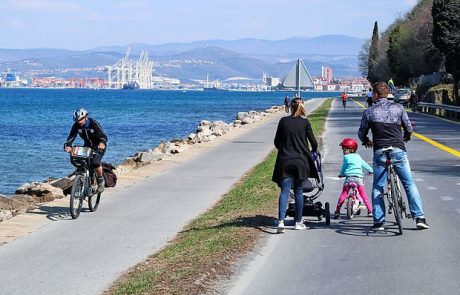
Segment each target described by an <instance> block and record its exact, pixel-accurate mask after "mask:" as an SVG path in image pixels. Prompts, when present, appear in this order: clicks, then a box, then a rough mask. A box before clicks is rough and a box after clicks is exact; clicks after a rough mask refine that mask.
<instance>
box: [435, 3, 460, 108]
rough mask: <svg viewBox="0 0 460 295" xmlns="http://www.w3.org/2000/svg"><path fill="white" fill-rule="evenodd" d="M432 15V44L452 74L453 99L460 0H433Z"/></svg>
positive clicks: (458, 75) (459, 52) (458, 70)
mask: <svg viewBox="0 0 460 295" xmlns="http://www.w3.org/2000/svg"><path fill="white" fill-rule="evenodd" d="M431 15H432V16H433V37H432V40H433V44H434V45H435V46H436V47H437V48H438V49H439V51H440V52H441V53H442V55H443V56H444V58H445V64H446V71H447V72H448V73H451V74H452V75H453V76H454V99H455V100H456V102H457V104H460V101H459V98H458V82H459V81H460V18H459V16H460V1H459V0H435V1H434V2H433V7H432V9H431Z"/></svg>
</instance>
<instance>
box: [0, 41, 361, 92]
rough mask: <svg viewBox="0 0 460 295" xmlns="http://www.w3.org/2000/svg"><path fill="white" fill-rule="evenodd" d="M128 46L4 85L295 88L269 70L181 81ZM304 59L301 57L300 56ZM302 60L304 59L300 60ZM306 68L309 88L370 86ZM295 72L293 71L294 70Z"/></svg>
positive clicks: (14, 76) (0, 79) (1, 78)
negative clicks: (94, 61)
mask: <svg viewBox="0 0 460 295" xmlns="http://www.w3.org/2000/svg"><path fill="white" fill-rule="evenodd" d="M130 54H131V50H130V48H128V49H127V51H126V54H125V56H124V57H123V58H121V59H120V60H118V61H117V62H116V63H115V64H113V65H101V66H97V67H95V68H80V69H61V73H62V74H63V75H61V76H59V75H50V76H47V75H46V72H45V73H44V72H43V71H42V72H40V73H35V72H27V73H21V72H16V71H14V70H12V69H8V70H6V71H5V72H3V73H2V74H1V75H0V87H2V88H58V89H65V88H83V89H94V90H102V89H125V90H133V89H152V90H180V91H188V90H190V91H206V90H216V91H280V90H293V89H294V88H295V85H293V83H294V84H295V82H292V81H291V83H289V82H288V80H292V79H294V78H291V79H289V73H286V74H285V76H284V77H274V76H272V75H270V74H268V73H260V78H248V77H238V76H236V77H228V78H226V79H212V73H203V77H202V79H200V78H201V77H197V79H192V80H189V81H181V80H180V79H178V78H175V77H166V76H162V75H158V73H156V72H155V70H154V66H155V63H154V61H152V60H150V59H149V55H148V52H147V51H141V52H140V54H139V55H138V57H137V56H136V58H132V57H131V56H130ZM299 60H300V59H299ZM300 61H301V60H300ZM302 65H303V63H302ZM303 67H304V68H305V72H306V74H305V80H306V82H307V83H306V84H305V83H303V84H304V86H305V87H302V90H306V91H341V92H353V93H363V92H365V91H366V90H367V89H368V87H369V82H368V81H367V79H365V78H360V77H356V78H340V79H338V78H335V77H334V76H333V69H332V68H331V67H328V66H321V75H320V76H310V74H309V72H308V69H307V68H306V67H305V66H304V65H303ZM76 71H86V72H93V73H97V74H96V75H95V76H96V77H85V78H82V77H75V78H73V77H68V75H64V74H65V73H67V72H76ZM291 71H292V70H291Z"/></svg>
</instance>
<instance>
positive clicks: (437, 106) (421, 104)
mask: <svg viewBox="0 0 460 295" xmlns="http://www.w3.org/2000/svg"><path fill="white" fill-rule="evenodd" d="M418 107H421V108H429V109H439V110H447V111H451V112H457V113H459V112H460V107H457V106H452V105H447V104H436V103H428V102H419V103H418Z"/></svg>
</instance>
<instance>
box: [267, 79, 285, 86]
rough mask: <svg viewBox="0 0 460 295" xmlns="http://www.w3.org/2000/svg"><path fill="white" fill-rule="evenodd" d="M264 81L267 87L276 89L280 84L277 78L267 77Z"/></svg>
mask: <svg viewBox="0 0 460 295" xmlns="http://www.w3.org/2000/svg"><path fill="white" fill-rule="evenodd" d="M266 81H267V86H268V87H277V86H278V85H279V84H280V83H281V81H280V78H278V77H267V78H266Z"/></svg>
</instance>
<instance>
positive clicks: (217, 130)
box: [211, 121, 232, 136]
mask: <svg viewBox="0 0 460 295" xmlns="http://www.w3.org/2000/svg"><path fill="white" fill-rule="evenodd" d="M231 128H232V126H231V125H230V124H227V123H225V122H223V121H215V122H213V123H212V124H211V134H213V135H215V136H222V135H224V134H225V133H228V132H230V130H231Z"/></svg>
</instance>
